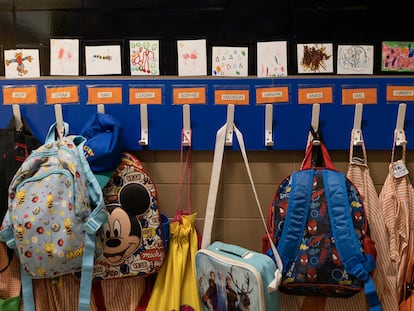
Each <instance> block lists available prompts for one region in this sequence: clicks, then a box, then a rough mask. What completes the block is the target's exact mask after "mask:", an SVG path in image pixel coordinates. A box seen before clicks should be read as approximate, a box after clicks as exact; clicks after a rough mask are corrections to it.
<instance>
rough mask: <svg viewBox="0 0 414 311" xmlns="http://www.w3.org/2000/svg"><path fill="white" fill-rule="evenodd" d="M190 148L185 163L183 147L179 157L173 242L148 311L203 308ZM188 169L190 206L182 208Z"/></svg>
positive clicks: (172, 233) (172, 228)
mask: <svg viewBox="0 0 414 311" xmlns="http://www.w3.org/2000/svg"><path fill="white" fill-rule="evenodd" d="M190 154H191V149H190V148H188V152H187V156H186V160H185V162H184V161H183V146H181V160H180V164H181V165H180V188H179V192H178V198H177V208H176V213H175V217H174V219H173V221H171V223H170V243H169V247H168V253H167V259H166V262H165V263H164V264H163V266H162V267H161V269H160V270H159V271H158V274H157V278H156V280H155V283H154V286H153V288H152V292H151V296H150V299H149V302H148V305H147V308H146V311H160V310H162V311H173V310H174V311H179V310H180V311H192V310H194V311H199V310H201V309H202V308H201V303H200V296H199V293H198V284H197V277H196V274H195V254H196V252H197V250H198V249H199V245H200V243H199V241H200V239H199V234H198V232H197V229H196V227H195V219H196V217H197V213H192V212H191V202H190V176H191V173H190V168H191V165H190V163H191V161H190ZM185 171H187V209H186V210H182V209H180V201H181V191H182V186H183V179H184V175H185V174H184V173H185Z"/></svg>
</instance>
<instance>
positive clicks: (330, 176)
mask: <svg viewBox="0 0 414 311" xmlns="http://www.w3.org/2000/svg"><path fill="white" fill-rule="evenodd" d="M322 176H323V182H324V185H325V194H326V202H327V205H328V213H329V218H330V222H331V230H332V234H333V237H334V239H335V244H336V248H337V250H338V253H339V257H340V258H341V261H342V264H343V265H344V268H345V269H346V271H348V273H349V274H351V275H353V276H355V277H357V278H359V279H360V280H362V281H363V282H364V290H365V295H366V297H367V300H368V303H369V306H370V310H375V311H377V310H381V303H380V301H379V298H378V295H377V292H376V289H375V286H374V281H373V279H372V276H371V275H370V272H372V271H373V270H374V269H375V261H374V258H373V257H372V256H371V255H366V256H364V254H363V253H362V252H361V250H360V245H359V243H358V240H357V237H356V235H355V233H354V230H353V229H352V227H353V224H352V218H351V217H350V213H349V212H348V211H347V210H349V200H348V196H347V189H346V183H345V181H346V178H345V176H344V174H343V173H341V172H338V171H333V170H323V171H322Z"/></svg>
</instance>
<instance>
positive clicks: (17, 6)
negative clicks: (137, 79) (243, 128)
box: [0, 0, 414, 75]
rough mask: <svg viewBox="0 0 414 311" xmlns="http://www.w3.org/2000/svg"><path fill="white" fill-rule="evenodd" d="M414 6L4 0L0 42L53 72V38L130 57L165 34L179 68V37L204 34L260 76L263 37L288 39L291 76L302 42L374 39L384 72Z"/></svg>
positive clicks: (168, 58)
mask: <svg viewBox="0 0 414 311" xmlns="http://www.w3.org/2000/svg"><path fill="white" fill-rule="evenodd" d="M413 13H414V4H412V1H411V2H410V1H408V0H402V1H398V2H395V3H394V2H391V3H388V4H387V5H383V4H379V2H377V1H375V2H374V1H368V0H364V1H358V0H340V1H332V0H331V1H309V0H287V1H266V0H248V1H247V0H238V1H235V0H174V1H167V0H141V1H127V0H112V1H108V0H59V1H56V0H30V1H27V0H0V48H1V49H2V50H4V49H11V48H38V49H39V50H40V58H41V74H42V75H49V39H50V38H79V39H80V40H81V44H82V43H87V42H88V43H94V42H97V43H99V44H101V43H102V44H105V43H106V42H108V43H116V42H119V43H121V44H122V45H123V47H124V53H125V57H127V55H128V50H127V49H128V40H129V39H159V40H160V58H161V60H160V72H161V74H162V75H176V74H177V62H176V61H175V60H176V57H177V56H176V53H177V52H176V40H179V39H198V38H205V39H207V47H208V61H210V60H209V56H210V53H211V47H212V46H219V45H233V46H247V47H249V74H250V75H256V53H255V50H256V42H257V41H269V40H286V41H287V42H288V62H289V64H288V65H289V68H288V71H289V74H291V75H292V74H295V73H296V72H297V65H296V44H297V43H311V42H322V43H323V42H332V43H333V44H334V47H336V46H337V45H338V44H371V45H374V47H375V55H374V57H375V65H374V73H375V74H381V72H380V60H381V59H380V57H381V55H380V49H381V42H382V41H385V40H395V41H414V35H413V32H412V20H413V19H412V16H414V15H413ZM1 55H2V56H1V57H2V58H3V52H2V53H1ZM127 65H128V64H124V74H125V75H129V68H127V67H126V66H127ZM2 67H3V66H2ZM210 68H211V64H208V72H211V70H210ZM0 73H1V74H2V75H4V68H1V69H0ZM81 73H82V71H81Z"/></svg>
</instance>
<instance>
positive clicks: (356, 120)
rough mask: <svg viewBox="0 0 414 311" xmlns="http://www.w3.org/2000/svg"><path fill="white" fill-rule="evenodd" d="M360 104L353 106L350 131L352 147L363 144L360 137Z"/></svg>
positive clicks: (361, 106)
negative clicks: (352, 121) (352, 125)
mask: <svg viewBox="0 0 414 311" xmlns="http://www.w3.org/2000/svg"><path fill="white" fill-rule="evenodd" d="M362 108H363V105H362V104H356V105H355V115H354V127H353V129H352V137H353V142H352V143H353V144H354V146H357V145H362V144H363V143H364V139H363V137H362V130H361V124H362Z"/></svg>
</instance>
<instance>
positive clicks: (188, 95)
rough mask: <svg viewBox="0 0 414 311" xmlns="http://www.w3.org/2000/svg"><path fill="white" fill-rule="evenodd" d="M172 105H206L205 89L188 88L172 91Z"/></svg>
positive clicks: (176, 88)
mask: <svg viewBox="0 0 414 311" xmlns="http://www.w3.org/2000/svg"><path fill="white" fill-rule="evenodd" d="M173 103H174V104H206V88H205V87H188V88H179V87H175V88H174V89H173Z"/></svg>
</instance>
